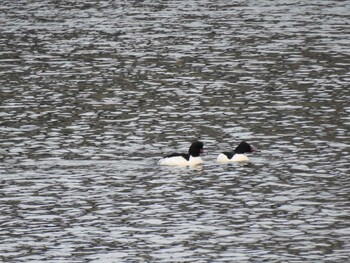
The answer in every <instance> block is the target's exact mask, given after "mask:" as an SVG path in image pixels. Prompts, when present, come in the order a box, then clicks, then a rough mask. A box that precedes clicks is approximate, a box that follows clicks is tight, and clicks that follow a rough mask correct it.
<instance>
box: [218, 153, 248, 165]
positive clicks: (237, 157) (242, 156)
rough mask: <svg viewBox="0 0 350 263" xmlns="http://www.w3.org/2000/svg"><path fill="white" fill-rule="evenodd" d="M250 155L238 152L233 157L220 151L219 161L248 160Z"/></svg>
mask: <svg viewBox="0 0 350 263" xmlns="http://www.w3.org/2000/svg"><path fill="white" fill-rule="evenodd" d="M248 161H249V159H248V156H247V155H245V154H240V153H236V154H235V155H233V157H232V158H231V159H229V158H228V157H227V155H225V154H223V153H220V154H219V155H218V158H217V162H218V163H233V162H248Z"/></svg>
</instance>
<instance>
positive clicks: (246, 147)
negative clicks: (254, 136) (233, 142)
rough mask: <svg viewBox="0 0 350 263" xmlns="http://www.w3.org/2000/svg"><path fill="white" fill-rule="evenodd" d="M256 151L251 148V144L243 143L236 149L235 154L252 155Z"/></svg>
mask: <svg viewBox="0 0 350 263" xmlns="http://www.w3.org/2000/svg"><path fill="white" fill-rule="evenodd" d="M255 151H256V149H255V148H254V147H253V146H251V145H250V144H249V143H247V142H245V141H243V142H241V143H240V144H239V145H238V146H237V147H236V149H235V151H234V152H235V153H240V154H243V153H252V152H255Z"/></svg>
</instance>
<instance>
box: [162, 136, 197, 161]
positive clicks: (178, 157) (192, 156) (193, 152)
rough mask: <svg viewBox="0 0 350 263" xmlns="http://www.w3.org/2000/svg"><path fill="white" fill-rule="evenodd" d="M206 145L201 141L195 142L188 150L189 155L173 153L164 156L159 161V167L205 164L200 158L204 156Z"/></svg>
mask: <svg viewBox="0 0 350 263" xmlns="http://www.w3.org/2000/svg"><path fill="white" fill-rule="evenodd" d="M203 147H204V144H203V143H202V142H200V141H195V142H193V143H192V144H191V146H190V148H189V149H188V153H172V154H169V155H166V156H164V157H163V158H162V159H160V160H159V161H158V164H159V165H170V166H194V165H198V164H201V163H203V160H202V158H201V157H200V155H201V154H203Z"/></svg>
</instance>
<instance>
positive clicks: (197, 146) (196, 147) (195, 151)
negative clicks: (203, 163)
mask: <svg viewBox="0 0 350 263" xmlns="http://www.w3.org/2000/svg"><path fill="white" fill-rule="evenodd" d="M203 147H204V144H203V143H202V142H199V141H195V142H193V143H192V144H191V147H190V149H189V150H188V153H189V154H190V155H191V156H193V157H198V156H200V155H201V154H202V153H203Z"/></svg>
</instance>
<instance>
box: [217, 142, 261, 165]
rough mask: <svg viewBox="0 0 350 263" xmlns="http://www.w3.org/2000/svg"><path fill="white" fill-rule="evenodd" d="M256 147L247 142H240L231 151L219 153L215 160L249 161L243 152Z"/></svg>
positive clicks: (223, 161) (221, 161)
mask: <svg viewBox="0 0 350 263" xmlns="http://www.w3.org/2000/svg"><path fill="white" fill-rule="evenodd" d="M255 151H256V149H255V148H254V147H253V146H251V145H250V144H249V143H247V142H245V141H243V142H241V143H240V144H239V145H238V146H237V147H236V149H235V150H234V151H233V152H223V153H220V154H219V156H218V158H217V162H219V163H229V162H247V161H249V159H248V156H247V155H245V153H252V152H255Z"/></svg>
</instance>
